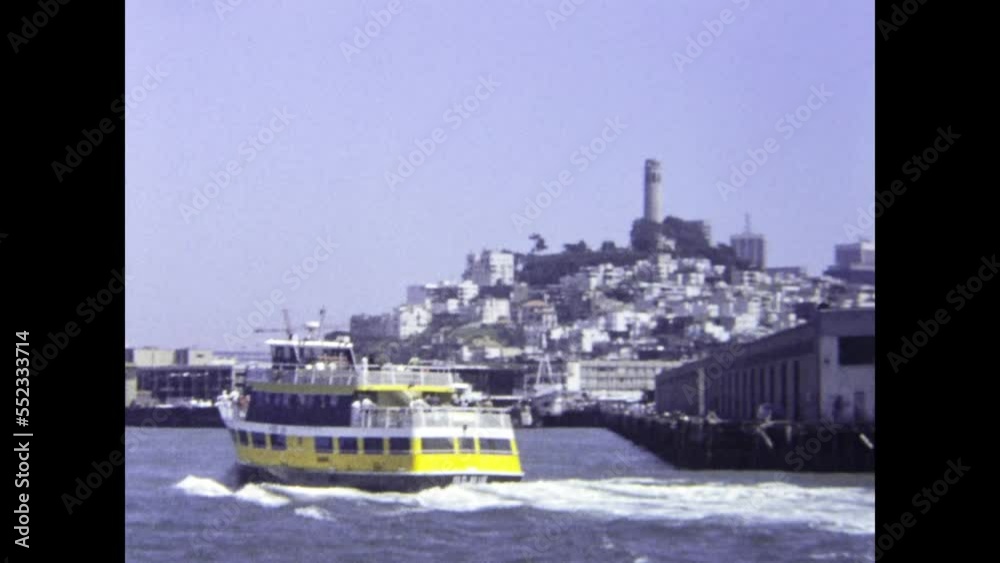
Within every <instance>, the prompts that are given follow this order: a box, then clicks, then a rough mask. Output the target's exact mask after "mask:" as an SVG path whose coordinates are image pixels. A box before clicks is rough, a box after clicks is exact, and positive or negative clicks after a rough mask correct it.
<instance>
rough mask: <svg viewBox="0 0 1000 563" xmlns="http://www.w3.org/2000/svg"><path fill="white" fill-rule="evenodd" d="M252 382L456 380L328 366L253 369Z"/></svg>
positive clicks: (414, 371) (427, 373)
mask: <svg viewBox="0 0 1000 563" xmlns="http://www.w3.org/2000/svg"><path fill="white" fill-rule="evenodd" d="M247 379H248V380H250V381H265V382H270V383H291V384H293V385H331V386H341V387H357V386H364V385H407V386H409V385H433V386H445V387H450V386H453V385H454V384H455V383H456V378H455V376H454V375H453V374H452V373H450V372H442V371H431V370H425V369H420V368H402V369H368V368H361V369H358V370H356V371H355V370H351V369H343V368H339V367H333V368H331V367H326V366H304V367H303V366H291V367H267V368H251V369H250V370H249V372H248V373H247Z"/></svg>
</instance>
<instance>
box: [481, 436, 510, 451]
mask: <svg viewBox="0 0 1000 563" xmlns="http://www.w3.org/2000/svg"><path fill="white" fill-rule="evenodd" d="M479 451H480V452H482V453H494V454H509V453H511V448H510V440H507V439H504V438H480V439H479Z"/></svg>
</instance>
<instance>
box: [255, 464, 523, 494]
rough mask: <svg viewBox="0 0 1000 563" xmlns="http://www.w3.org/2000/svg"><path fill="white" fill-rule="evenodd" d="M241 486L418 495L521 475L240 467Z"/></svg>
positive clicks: (501, 480) (509, 479)
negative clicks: (285, 486) (314, 488)
mask: <svg viewBox="0 0 1000 563" xmlns="http://www.w3.org/2000/svg"><path fill="white" fill-rule="evenodd" d="M239 479H240V482H241V483H281V484H284V485H300V486H306V487H351V488H355V489H362V490H366V491H372V492H386V491H395V492H415V491H420V490H424V489H430V488H434V487H446V486H449V485H458V484H472V483H502V482H517V481H521V479H522V477H521V476H520V475H503V474H481V473H450V474H417V473H348V472H336V471H316V470H311V469H309V470H306V469H296V468H290V467H257V466H252V465H244V464H240V465H239Z"/></svg>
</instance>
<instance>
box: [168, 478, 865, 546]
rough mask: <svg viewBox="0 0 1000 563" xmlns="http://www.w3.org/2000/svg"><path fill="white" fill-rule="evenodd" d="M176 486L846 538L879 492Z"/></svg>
mask: <svg viewBox="0 0 1000 563" xmlns="http://www.w3.org/2000/svg"><path fill="white" fill-rule="evenodd" d="M176 487H178V488H180V489H182V490H184V491H185V492H187V493H188V494H192V495H195V496H205V497H220V496H232V497H235V498H237V499H239V500H243V501H248V502H256V503H258V504H261V505H263V506H282V505H285V504H288V503H289V502H291V501H292V500H294V501H297V502H298V503H300V504H306V505H308V506H305V507H303V508H299V509H296V514H298V515H300V516H303V517H306V518H316V517H317V516H322V515H321V514H320V513H319V512H317V511H316V510H310V509H313V508H319V507H317V506H316V505H321V504H323V503H324V502H325V501H346V502H350V503H367V504H381V505H387V506H395V507H398V508H401V509H402V510H401V512H425V511H447V512H478V511H486V510H502V509H510V508H533V509H537V510H544V511H548V512H557V513H570V512H572V513H585V514H588V515H592V516H594V517H598V518H606V519H627V520H668V521H697V520H714V521H722V522H731V523H733V524H734V525H745V526H753V525H758V524H802V525H806V526H809V527H811V528H815V529H819V530H824V531H829V532H837V533H844V534H864V535H871V534H874V533H875V494H874V491H873V490H872V489H871V488H866V487H804V486H798V485H793V484H790V483H785V482H767V483H750V484H739V483H726V482H703V483H697V482H691V481H690V480H683V479H677V480H665V479H652V478H614V479H602V480H585V479H559V480H544V481H525V482H520V483H495V484H494V483H490V484H476V485H474V484H469V485H453V486H450V487H444V488H432V489H426V490H423V491H420V492H416V493H392V492H385V493H374V492H366V491H362V490H358V489H351V488H346V487H323V488H315V487H299V486H287V485H276V484H262V485H247V486H245V487H243V488H242V489H240V490H239V491H237V492H235V493H233V492H231V491H229V490H228V489H227V488H226V487H225V486H223V485H221V484H219V483H218V482H216V481H213V480H211V479H204V478H199V477H193V476H188V477H187V478H185V479H184V480H183V481H181V482H180V483H178V484H177V485H176ZM327 515H329V513H327ZM320 519H322V518H320Z"/></svg>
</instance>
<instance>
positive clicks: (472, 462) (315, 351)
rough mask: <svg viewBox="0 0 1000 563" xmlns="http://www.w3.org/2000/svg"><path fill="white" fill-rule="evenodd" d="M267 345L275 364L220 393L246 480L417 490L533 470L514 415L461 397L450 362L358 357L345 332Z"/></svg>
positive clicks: (506, 477) (509, 476)
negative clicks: (524, 466) (526, 466)
mask: <svg viewBox="0 0 1000 563" xmlns="http://www.w3.org/2000/svg"><path fill="white" fill-rule="evenodd" d="M267 344H268V346H269V347H270V351H271V359H272V361H271V365H270V366H269V367H267V368H263V369H262V370H258V369H254V368H250V369H249V370H248V377H247V384H246V386H245V389H244V390H243V391H242V392H238V391H233V392H231V393H226V394H223V396H220V397H219V399H218V400H217V406H218V408H219V413H220V415H221V417H222V420H223V423H224V424H225V426H226V428H227V429H228V430H229V433H230V436H231V438H232V442H233V445H234V446H235V449H236V458H237V462H238V465H239V467H240V469H241V474H242V477H243V478H244V479H247V480H264V481H278V482H282V483H288V484H302V485H313V486H331V485H334V486H348V487H355V488H360V489H366V490H374V491H388V490H391V491H412V490H419V489H423V488H428V487H435V486H444V485H450V484H455V483H487V482H496V481H520V480H521V479H522V477H523V476H524V474H523V472H522V471H521V462H520V457H519V454H518V448H517V442H516V440H515V437H514V429H513V427H512V424H511V420H510V415H509V414H508V413H507V412H506V411H505V410H502V409H492V408H483V407H479V406H458V405H457V404H453V403H458V402H460V401H459V398H458V397H457V396H456V395H457V393H458V392H460V391H461V390H462V388H463V386H462V382H461V381H460V380H459V379H458V377H457V376H456V375H455V374H454V373H452V372H450V371H448V370H447V369H444V368H433V367H428V366H408V365H407V366H382V367H381V368H380V369H374V367H369V365H368V362H367V359H366V358H363V359H362V361H361V363H360V365H359V364H356V363H355V359H354V352H353V345H352V343H351V341H350V337H348V336H346V335H344V336H338V337H336V338H333V339H326V338H322V337H312V338H308V337H307V338H305V339H298V338H295V337H293V336H291V335H289V337H288V338H283V339H273V340H268V341H267Z"/></svg>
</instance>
